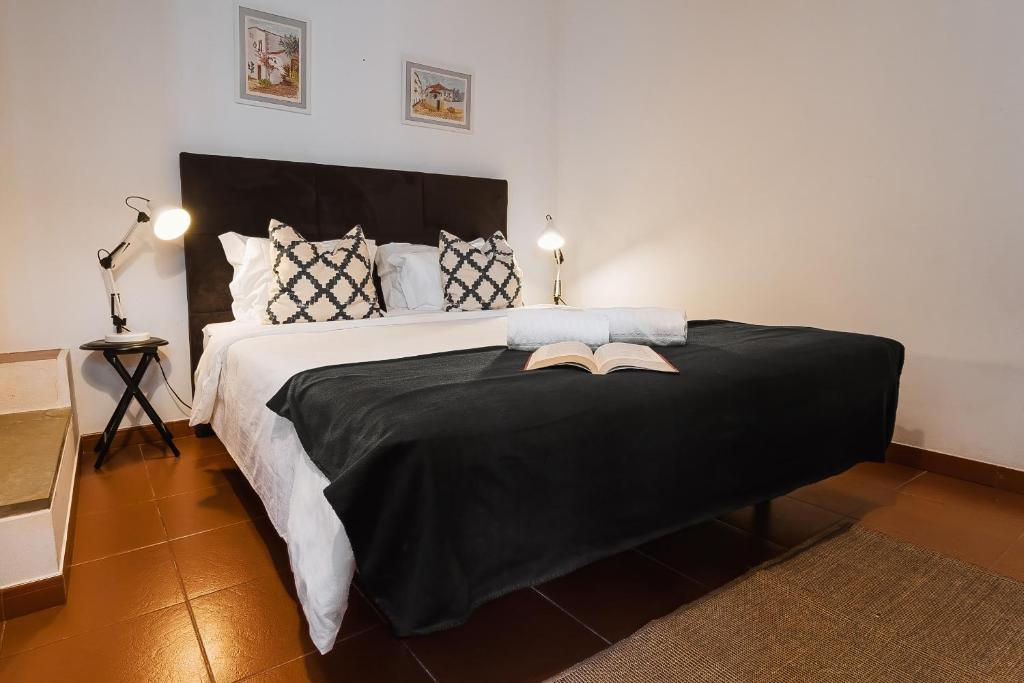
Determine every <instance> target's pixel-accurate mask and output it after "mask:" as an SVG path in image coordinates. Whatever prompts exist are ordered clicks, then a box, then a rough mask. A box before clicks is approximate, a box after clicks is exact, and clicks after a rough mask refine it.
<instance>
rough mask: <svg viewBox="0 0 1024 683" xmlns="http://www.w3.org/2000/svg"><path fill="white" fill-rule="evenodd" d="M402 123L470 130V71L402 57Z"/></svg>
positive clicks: (471, 101) (466, 131)
mask: <svg viewBox="0 0 1024 683" xmlns="http://www.w3.org/2000/svg"><path fill="white" fill-rule="evenodd" d="M402 84H403V93H402V123H404V124H406V125H410V126H423V127H426V128H435V129H439V130H449V131H455V132H458V133H472V132H473V73H472V72H471V71H468V70H465V69H457V68H453V67H448V66H438V65H433V64H430V63H427V62H426V61H421V60H415V59H404V60H402Z"/></svg>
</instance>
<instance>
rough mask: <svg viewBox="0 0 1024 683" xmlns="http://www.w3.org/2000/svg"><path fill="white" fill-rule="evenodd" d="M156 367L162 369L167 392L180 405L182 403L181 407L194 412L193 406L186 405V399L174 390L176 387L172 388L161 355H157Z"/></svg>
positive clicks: (161, 372)
mask: <svg viewBox="0 0 1024 683" xmlns="http://www.w3.org/2000/svg"><path fill="white" fill-rule="evenodd" d="M156 365H157V367H158V368H160V374H161V375H163V378H164V384H166V385H167V391H169V392H171V395H172V396H174V398H175V399H176V400H177V401H178V403H180V404H181V405H183V406H185V407H186V408H188V409H189V410H192V406H191V405H190V404H188V403H186V402H185V401H184V399H182V398H181V396H178V392H177V391H175V390H174V387H172V386H171V382H170V380H169V379H167V373H166V372H164V364H163V363H161V362H160V354H157V355H156Z"/></svg>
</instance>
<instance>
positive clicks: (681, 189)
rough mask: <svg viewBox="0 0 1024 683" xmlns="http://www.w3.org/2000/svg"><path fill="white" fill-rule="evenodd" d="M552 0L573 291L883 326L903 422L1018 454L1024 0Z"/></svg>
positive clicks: (985, 455)
mask: <svg viewBox="0 0 1024 683" xmlns="http://www.w3.org/2000/svg"><path fill="white" fill-rule="evenodd" d="M561 9H562V11H561V15H560V21H559V33H558V37H557V42H558V64H559V81H558V82H559V100H558V106H557V108H558V118H559V126H558V209H559V214H558V216H557V217H558V219H559V224H560V227H561V229H562V230H563V232H564V233H565V234H566V237H567V240H568V243H567V247H566V256H567V259H568V260H567V262H566V267H565V273H564V280H565V296H566V298H567V299H568V300H569V301H570V303H596V302H602V303H610V302H616V301H617V302H623V303H648V302H652V301H654V302H658V303H662V304H672V305H683V306H686V307H687V309H688V310H689V313H690V315H691V318H700V317H724V318H731V319H735V320H744V321H750V322H760V323H793V324H808V325H815V326H823V327H830V328H838V329H845V330H857V331H863V332H869V333H875V334H881V335H886V336H890V337H893V338H895V339H898V340H900V341H902V342H903V343H904V344H905V345H906V346H907V351H908V353H907V362H906V367H905V370H904V374H903V382H902V386H901V398H900V409H899V416H898V427H897V431H896V440H897V441H901V442H904V443H909V444H913V445H918V446H923V447H926V448H929V449H934V450H939V451H944V452H948V453H952V454H958V455H963V456H965V457H970V458H975V459H979V460H984V461H989V462H994V463H998V464H1002V465H1008V466H1011V467H1015V468H1018V469H1024V354H1022V352H1021V349H1022V348H1024V344H1022V333H1024V298H1022V293H1024V275H1022V272H1024V269H1022V267H1021V258H1022V254H1024V49H1022V48H1021V46H1022V45H1024V3H1020V2H1014V1H1012V0H1007V1H1004V2H991V1H985V2H960V1H958V0H942V1H940V0H918V1H908V2H898V3H894V2H890V1H888V0H864V1H859V2H839V1H827V2H807V1H804V0H773V1H772V2H739V1H736V2H720V1H714V0H706V1H699V2H674V1H668V0H666V1H664V2H657V1H653V0H644V1H634V2H629V3H626V2H615V1H611V0H567V1H566V2H565V3H564V4H563V5H562V8H561Z"/></svg>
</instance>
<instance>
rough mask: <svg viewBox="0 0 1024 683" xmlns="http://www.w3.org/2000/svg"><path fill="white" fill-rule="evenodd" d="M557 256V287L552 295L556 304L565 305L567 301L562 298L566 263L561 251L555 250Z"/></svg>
mask: <svg viewBox="0 0 1024 683" xmlns="http://www.w3.org/2000/svg"><path fill="white" fill-rule="evenodd" d="M554 256H555V287H554V292H553V293H552V299H553V300H554V302H555V304H556V305H558V304H561V305H563V306H564V305H565V299H563V298H562V264H563V263H565V257H564V256H563V255H562V250H561V249H555V250H554Z"/></svg>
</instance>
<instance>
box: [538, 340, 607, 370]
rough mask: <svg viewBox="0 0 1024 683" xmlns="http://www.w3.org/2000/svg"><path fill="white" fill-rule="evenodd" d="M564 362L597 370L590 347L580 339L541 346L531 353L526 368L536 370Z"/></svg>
mask: <svg viewBox="0 0 1024 683" xmlns="http://www.w3.org/2000/svg"><path fill="white" fill-rule="evenodd" d="M563 363H564V364H569V365H577V366H579V367H582V368H584V369H586V370H588V371H590V372H596V371H597V363H596V362H595V361H594V354H593V353H592V352H591V350H590V347H589V346H587V345H586V344H584V343H583V342H578V341H566V342H557V343H555V344H548V345H546V346H542V347H540V348H539V349H537V350H536V351H534V352H533V353H532V354H531V355H530V359H529V360H528V361H526V367H525V368H524V369H525V370H536V369H538V368H547V367H550V366H552V365H561V364H563Z"/></svg>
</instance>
